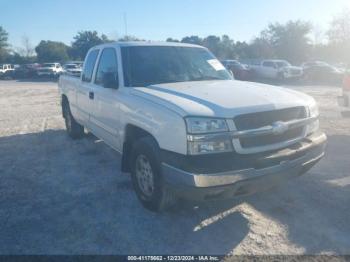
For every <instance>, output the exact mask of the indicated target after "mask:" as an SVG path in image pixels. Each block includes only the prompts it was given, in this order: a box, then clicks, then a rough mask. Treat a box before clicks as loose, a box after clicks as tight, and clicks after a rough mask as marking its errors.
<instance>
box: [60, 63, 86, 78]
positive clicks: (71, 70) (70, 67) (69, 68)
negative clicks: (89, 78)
mask: <svg viewBox="0 0 350 262" xmlns="http://www.w3.org/2000/svg"><path fill="white" fill-rule="evenodd" d="M81 71H82V66H81V65H79V64H76V63H71V64H65V65H64V66H63V72H64V73H65V74H67V75H71V76H76V77H80V75H81Z"/></svg>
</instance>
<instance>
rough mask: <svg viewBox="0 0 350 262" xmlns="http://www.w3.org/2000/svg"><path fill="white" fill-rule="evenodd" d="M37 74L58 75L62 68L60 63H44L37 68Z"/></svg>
mask: <svg viewBox="0 0 350 262" xmlns="http://www.w3.org/2000/svg"><path fill="white" fill-rule="evenodd" d="M37 72H38V76H47V77H58V76H59V75H60V74H61V73H62V72H63V68H62V66H61V64H60V63H45V64H42V65H41V67H40V68H39V69H38V71H37Z"/></svg>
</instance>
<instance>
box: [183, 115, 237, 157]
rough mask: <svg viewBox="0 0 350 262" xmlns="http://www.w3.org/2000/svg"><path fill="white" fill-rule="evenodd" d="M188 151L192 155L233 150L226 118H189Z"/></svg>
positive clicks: (187, 120)
mask: <svg viewBox="0 0 350 262" xmlns="http://www.w3.org/2000/svg"><path fill="white" fill-rule="evenodd" d="M186 123H187V132H188V135H187V149H188V150H187V151H188V154H190V155H201V154H214V153H224V152H231V151H232V142H231V137H230V136H229V133H228V131H229V129H228V126H227V123H226V120H224V119H216V118H200V117H198V118H197V117H193V118H187V119H186Z"/></svg>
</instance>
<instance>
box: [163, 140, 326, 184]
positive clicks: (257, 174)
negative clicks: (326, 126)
mask: <svg viewBox="0 0 350 262" xmlns="http://www.w3.org/2000/svg"><path fill="white" fill-rule="evenodd" d="M326 140H327V137H326V135H325V134H323V133H320V134H319V135H318V136H316V137H314V138H313V140H312V141H309V143H304V144H303V143H301V146H300V147H298V148H297V149H293V148H288V149H284V150H281V151H279V152H277V153H272V154H271V155H269V156H267V157H266V159H267V160H268V159H269V158H270V159H271V160H273V159H276V158H278V157H281V154H283V157H286V156H288V157H290V158H291V160H287V161H281V162H280V163H279V164H278V165H273V166H269V167H266V168H261V169H255V168H249V169H244V170H234V171H227V172H221V173H214V174H194V173H189V172H186V171H184V170H180V169H178V168H176V167H173V166H170V165H168V164H166V163H163V164H162V171H163V175H164V179H165V181H166V182H167V184H168V185H170V186H171V187H173V188H175V190H176V187H179V188H182V187H184V188H187V189H191V188H192V189H193V188H196V189H210V188H214V189H216V190H221V189H220V187H225V188H226V189H227V186H228V187H231V188H235V185H236V184H240V183H242V182H243V183H245V182H247V183H249V184H250V185H252V184H254V181H255V182H256V183H255V184H256V185H254V186H255V187H259V185H260V184H261V180H264V179H265V177H266V178H267V177H269V179H267V180H269V182H268V184H269V185H272V184H273V183H274V182H276V183H278V182H280V181H283V180H286V179H289V178H290V177H293V176H298V175H301V174H303V173H305V172H306V171H307V170H309V169H310V168H311V167H312V166H313V165H314V164H316V163H317V162H318V161H319V160H320V159H321V158H322V157H323V156H324V150H325V145H326ZM300 152H302V153H303V154H302V156H301V157H299V158H294V157H293V156H295V155H296V154H298V153H300ZM271 176H272V177H273V179H272V180H271ZM180 191H182V189H180ZM185 191H186V189H185Z"/></svg>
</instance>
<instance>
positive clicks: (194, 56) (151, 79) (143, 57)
mask: <svg viewBox="0 0 350 262" xmlns="http://www.w3.org/2000/svg"><path fill="white" fill-rule="evenodd" d="M122 59H123V69H124V81H125V86H128V87H134V86H137V87H141V86H142V87H145V86H149V85H153V84H160V83H174V82H186V81H204V80H229V79H232V77H231V75H230V74H229V73H228V72H227V71H226V69H225V68H224V67H223V66H222V64H221V63H220V62H219V61H218V60H217V59H216V58H215V57H214V56H213V55H212V54H211V53H209V52H208V51H207V50H206V49H202V48H195V47H174V46H132V47H123V48H122Z"/></svg>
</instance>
